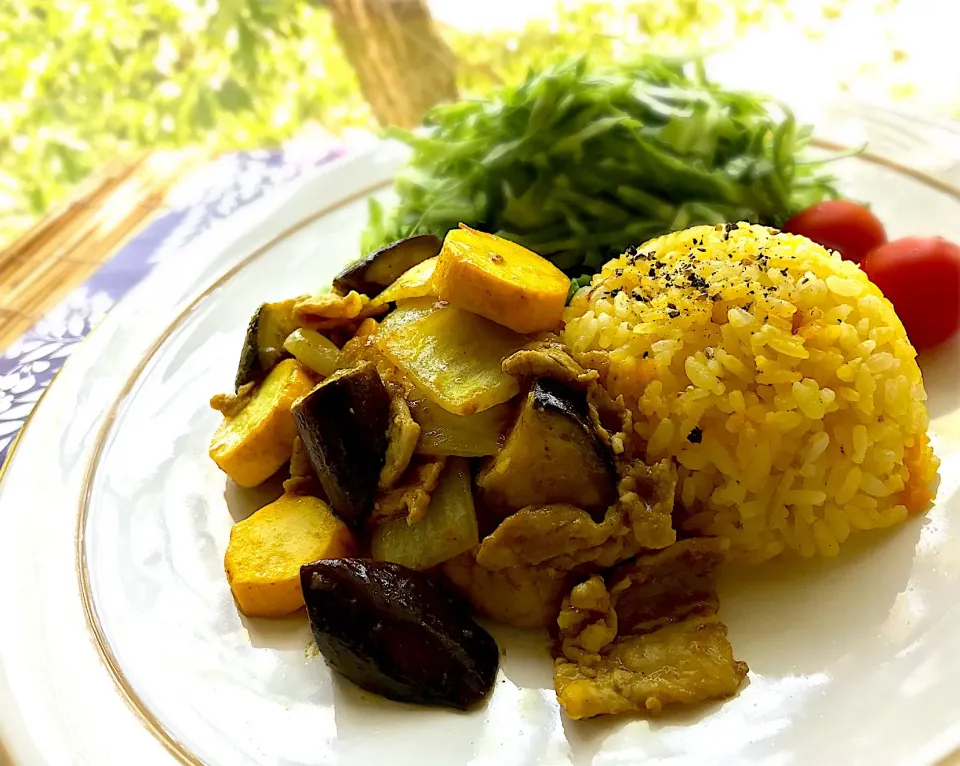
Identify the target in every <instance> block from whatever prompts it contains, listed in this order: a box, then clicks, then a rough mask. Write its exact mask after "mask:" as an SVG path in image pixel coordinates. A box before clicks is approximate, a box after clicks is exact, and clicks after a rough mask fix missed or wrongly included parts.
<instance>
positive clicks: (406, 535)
mask: <svg viewBox="0 0 960 766" xmlns="http://www.w3.org/2000/svg"><path fill="white" fill-rule="evenodd" d="M470 480H471V475H470V462H469V461H468V460H467V459H466V458H462V457H460V458H450V459H449V460H448V461H447V465H446V466H445V467H444V469H443V473H441V474H440V481H439V483H438V484H437V487H436V489H435V490H433V494H432V495H431V496H430V506H429V508H428V509H427V513H426V515H425V516H424V517H423V518H422V519H421V520H420V521H418V522H416V523H415V524H410V523H408V520H407V519H397V520H395V521H388V522H387V523H385V524H380V525H378V526H377V527H376V528H375V529H374V530H373V534H372V535H371V536H370V552H371V553H372V554H373V558H375V559H377V560H378V561H392V562H394V563H396V564H403V565H404V566H407V567H410V568H411V569H419V570H421V571H422V570H425V569H431V568H432V567H435V566H437V565H438V564H442V563H443V562H444V561H446V560H448V559H452V558H453V557H454V556H459V555H460V554H461V553H463V552H464V551H468V550H471V549H473V548H476V547H477V546H478V545H479V544H480V538H479V535H478V533H477V515H476V512H475V511H474V507H473V494H472V491H471V486H470V483H471V482H470Z"/></svg>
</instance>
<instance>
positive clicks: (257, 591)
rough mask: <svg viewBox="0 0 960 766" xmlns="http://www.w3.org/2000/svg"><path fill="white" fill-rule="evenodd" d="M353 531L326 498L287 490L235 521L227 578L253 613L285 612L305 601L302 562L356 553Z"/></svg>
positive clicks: (242, 605) (226, 561)
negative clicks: (289, 493) (276, 498)
mask: <svg viewBox="0 0 960 766" xmlns="http://www.w3.org/2000/svg"><path fill="white" fill-rule="evenodd" d="M355 550H356V544H355V543H354V539H353V535H351V534H350V530H349V529H347V527H346V525H345V524H344V523H343V522H342V521H340V519H338V518H337V517H336V516H334V514H333V511H332V510H331V509H330V506H328V505H327V504H326V503H325V502H323V501H322V500H319V499H317V498H315V497H311V496H309V495H282V496H281V497H280V499H279V500H276V501H274V502H272V503H270V505H267V506H264V507H263V508H261V509H260V510H259V511H257V512H256V513H254V514H253V515H252V516H251V517H250V518H248V519H244V520H243V521H240V522H237V523H236V524H234V526H233V529H232V530H231V531H230V543H229V544H228V545H227V553H226V555H225V556H224V568H225V569H226V572H227V582H228V583H230V590H232V591H233V597H234V598H235V599H236V601H237V606H238V607H239V609H240V611H241V612H243V613H244V614H245V615H247V617H280V616H282V615H285V614H289V613H290V612H295V611H296V610H297V609H299V608H300V607H301V606H303V593H302V592H301V590H300V567H301V566H303V565H304V564H309V563H310V562H312V561H316V560H317V559H333V558H341V557H343V556H350V555H352V554H353V553H354V551H355Z"/></svg>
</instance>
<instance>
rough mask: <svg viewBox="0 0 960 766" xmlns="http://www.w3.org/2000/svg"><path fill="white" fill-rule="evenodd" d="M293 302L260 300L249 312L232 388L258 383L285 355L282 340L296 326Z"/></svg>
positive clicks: (286, 354) (286, 355) (237, 389)
mask: <svg viewBox="0 0 960 766" xmlns="http://www.w3.org/2000/svg"><path fill="white" fill-rule="evenodd" d="M295 304H296V299H291V300H286V301H280V302H279V303H263V304H261V305H260V306H259V307H258V308H257V310H256V311H255V312H253V316H252V317H250V323H249V324H248V325H247V334H246V335H245V336H244V338H243V349H242V350H241V351H240V363H239V364H238V365H237V376H236V379H235V381H234V388H235V390H236V391H239V390H240V388H241V387H242V386H245V385H246V384H247V383H259V382H260V381H261V380H263V379H264V378H265V377H266V376H267V374H268V373H269V372H270V370H272V369H273V368H274V367H276V366H277V363H278V362H279V361H280V360H281V359H284V358H286V357H288V356H289V354H288V353H287V352H286V351H285V350H284V348H283V342H284V341H285V340H286V339H287V336H288V335H290V333H292V332H293V331H294V330H296V329H297V322H296V320H295V319H294V318H293V307H294V305H295Z"/></svg>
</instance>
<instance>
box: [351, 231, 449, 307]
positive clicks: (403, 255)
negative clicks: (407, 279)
mask: <svg viewBox="0 0 960 766" xmlns="http://www.w3.org/2000/svg"><path fill="white" fill-rule="evenodd" d="M439 252H440V240H439V239H437V238H436V237H435V236H433V235H432V234H419V235H417V236H415V237H407V238H406V239H401V240H400V241H399V242H394V243H393V244H390V245H386V246H385V247H381V248H380V249H379V250H377V251H376V252H373V253H370V255H367V256H364V257H363V258H361V259H360V260H359V261H357V262H356V263H351V264H350V265H349V266H347V268H345V269H344V270H343V271H341V272H340V273H339V274H337V276H336V277H335V278H334V280H333V288H334V290H336V291H337V292H339V293H341V294H343V295H346V294H347V293H348V292H350V291H351V290H356V291H358V292H361V293H364V294H365V295H368V296H369V297H371V298H375V297H376V296H377V295H378V294H379V293H380V291H381V290H383V289H384V288H385V287H388V286H389V285H391V284H393V283H394V282H395V281H396V279H397V278H398V277H399V276H400V275H401V274H403V273H404V272H405V271H408V270H409V269H412V268H413V267H414V266H416V265H417V264H418V263H421V262H423V261H425V260H427V259H428V258H433V257H434V256H435V255H436V254H437V253H439Z"/></svg>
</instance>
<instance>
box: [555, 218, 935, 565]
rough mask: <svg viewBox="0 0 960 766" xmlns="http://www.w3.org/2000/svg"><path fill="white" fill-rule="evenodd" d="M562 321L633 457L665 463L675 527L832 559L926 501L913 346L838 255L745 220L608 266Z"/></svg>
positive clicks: (922, 396) (657, 244) (874, 292)
mask: <svg viewBox="0 0 960 766" xmlns="http://www.w3.org/2000/svg"><path fill="white" fill-rule="evenodd" d="M564 319H565V323H566V325H565V330H564V341H565V342H566V344H567V345H568V346H569V347H570V348H571V350H572V351H573V353H574V355H575V356H576V357H577V358H578V359H580V360H581V363H583V364H585V365H586V366H592V367H594V368H595V369H597V370H598V371H599V372H600V373H601V376H602V380H603V381H604V383H605V385H606V386H607V388H608V390H609V391H610V393H611V394H612V395H613V396H615V397H616V396H623V398H624V402H625V403H626V404H627V406H629V407H630V409H631V410H632V411H633V414H634V418H635V425H634V427H635V429H636V432H637V434H638V435H639V436H640V437H642V438H643V439H644V440H645V442H646V456H647V459H648V460H649V461H655V460H660V459H663V458H664V457H667V456H669V457H672V458H674V459H675V460H676V462H677V464H678V468H679V475H680V481H679V483H678V486H677V509H678V510H677V514H676V515H677V523H678V525H679V526H680V527H681V528H684V529H686V530H688V531H690V532H693V533H696V534H700V535H711V536H720V537H726V538H729V540H730V541H731V545H732V548H733V550H734V551H735V552H737V553H738V554H739V555H740V556H741V557H742V558H746V559H748V560H754V561H762V560H764V559H768V558H771V557H773V556H777V555H778V554H780V553H781V552H783V551H785V550H788V549H792V550H794V551H797V552H798V553H800V554H802V555H804V556H813V555H817V554H821V555H825V556H832V555H835V554H836V553H837V552H838V550H839V546H840V544H841V543H843V541H844V540H846V539H847V537H848V536H849V535H850V534H851V533H852V532H854V531H855V530H858V529H874V528H881V527H889V526H892V525H895V524H899V523H900V522H902V521H903V520H904V519H906V518H907V516H908V515H909V514H911V513H914V512H917V511H920V510H923V509H925V508H926V507H927V506H928V505H929V501H930V499H931V493H930V492H929V487H930V485H931V483H932V481H933V479H934V477H935V475H936V470H937V464H938V463H937V460H936V458H935V457H934V455H933V451H932V449H931V448H930V445H929V442H928V440H927V437H926V429H927V420H928V415H927V408H926V405H925V404H924V402H925V400H926V393H925V392H924V388H923V380H922V378H921V376H920V369H919V367H918V366H917V363H916V360H915V357H916V352H915V351H914V349H913V346H912V345H911V344H910V342H909V341H908V340H907V336H906V333H905V332H904V329H903V325H902V324H901V323H900V320H899V319H898V318H897V316H896V314H895V313H894V310H893V307H892V306H891V304H890V303H889V301H887V300H886V299H885V298H884V297H883V295H882V294H881V293H880V291H879V290H878V289H877V288H876V287H875V286H874V285H873V284H872V283H871V282H870V281H869V280H868V279H867V277H866V276H865V275H864V273H863V272H862V271H861V270H860V269H859V268H858V267H857V266H856V265H854V264H852V263H849V262H845V261H842V260H841V259H840V257H839V255H837V254H836V253H831V252H828V251H827V250H825V249H824V248H822V247H820V246H819V245H816V244H814V243H813V242H811V241H809V240H808V239H806V238H804V237H800V236H796V235H792V234H783V233H780V232H778V231H776V230H775V229H768V228H766V227H761V226H753V225H750V224H745V223H742V224H738V225H737V224H727V225H726V226H717V227H709V226H701V227H696V228H692V229H687V230H686V231H681V232H677V233H674V234H669V235H666V236H664V237H660V238H659V239H655V240H652V241H650V242H648V243H646V244H645V245H643V246H642V247H640V248H637V249H636V250H634V249H633V248H631V249H630V250H629V251H628V252H627V253H625V254H624V255H622V256H620V257H619V258H617V259H614V260H612V261H610V262H609V263H607V264H606V265H605V266H604V267H603V270H602V272H601V273H600V274H597V275H596V276H595V277H594V279H593V281H592V283H591V284H590V285H589V287H584V288H583V289H581V290H580V291H579V292H578V293H577V294H576V295H575V296H574V299H573V301H572V302H571V305H570V307H569V308H568V309H567V312H566V314H565V316H564ZM591 352H604V353H591Z"/></svg>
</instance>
